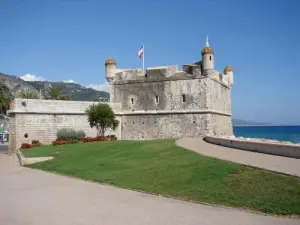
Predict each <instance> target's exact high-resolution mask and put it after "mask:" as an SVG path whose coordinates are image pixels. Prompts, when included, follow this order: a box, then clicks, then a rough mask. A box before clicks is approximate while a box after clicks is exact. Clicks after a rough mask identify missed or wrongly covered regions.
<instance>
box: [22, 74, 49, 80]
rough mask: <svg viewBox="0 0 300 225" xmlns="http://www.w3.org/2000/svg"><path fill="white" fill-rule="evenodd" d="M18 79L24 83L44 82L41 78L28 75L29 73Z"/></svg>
mask: <svg viewBox="0 0 300 225" xmlns="http://www.w3.org/2000/svg"><path fill="white" fill-rule="evenodd" d="M20 78H21V79H22V80H25V81H44V80H45V79H44V78H43V77H38V76H35V75H32V74H29V73H27V74H25V75H24V76H21V77H20Z"/></svg>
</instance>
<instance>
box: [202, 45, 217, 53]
mask: <svg viewBox="0 0 300 225" xmlns="http://www.w3.org/2000/svg"><path fill="white" fill-rule="evenodd" d="M201 54H202V55H205V54H214V50H213V49H212V48H211V47H209V46H206V47H204V48H203V49H202V52H201Z"/></svg>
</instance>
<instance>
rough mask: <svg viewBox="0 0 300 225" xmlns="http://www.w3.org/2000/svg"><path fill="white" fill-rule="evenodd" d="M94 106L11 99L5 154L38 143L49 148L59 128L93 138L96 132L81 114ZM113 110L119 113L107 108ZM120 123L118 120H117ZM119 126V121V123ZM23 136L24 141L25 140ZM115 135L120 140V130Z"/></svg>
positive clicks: (114, 108) (68, 102) (109, 132)
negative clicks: (73, 130)
mask: <svg viewBox="0 0 300 225" xmlns="http://www.w3.org/2000/svg"><path fill="white" fill-rule="evenodd" d="M97 103H98V102H82V101H58V100H37V99H15V100H14V104H13V108H12V109H11V110H10V111H9V117H10V119H9V133H10V141H9V150H10V152H16V151H17V150H18V149H19V148H20V146H21V144H22V143H31V141H32V140H39V141H40V142H41V143H43V144H49V143H51V142H52V141H53V140H55V139H56V133H57V131H58V130H59V129H61V128H73V129H75V130H84V131H85V133H86V135H87V136H90V137H94V136H96V134H97V132H96V129H95V128H93V129H92V128H90V125H89V123H88V120H87V116H86V115H85V110H86V109H87V108H88V107H89V106H90V105H92V104H97ZM110 106H111V107H112V109H113V110H115V111H116V110H119V108H118V104H110ZM117 119H118V120H119V121H120V120H121V118H120V117H117ZM120 122H121V121H120ZM25 134H27V135H28V137H27V138H26V137H25ZM106 134H115V135H116V136H117V138H121V136H120V129H117V130H116V132H113V131H108V132H107V133H106Z"/></svg>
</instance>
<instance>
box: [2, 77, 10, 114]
mask: <svg viewBox="0 0 300 225" xmlns="http://www.w3.org/2000/svg"><path fill="white" fill-rule="evenodd" d="M11 100H12V98H11V95H10V92H9V89H8V87H6V86H5V84H4V83H3V82H2V81H1V80H0V112H1V113H2V112H6V110H7V109H8V108H9V103H10V102H11Z"/></svg>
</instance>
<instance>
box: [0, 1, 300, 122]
mask: <svg viewBox="0 0 300 225" xmlns="http://www.w3.org/2000/svg"><path fill="white" fill-rule="evenodd" d="M299 12H300V1H298V0H294V1H293V0H282V1H281V0H257V1H256V0H251V1H250V0H249V1H240V0H229V1H228V0H203V1H200V0H195V1H189V0H185V1H181V0H177V1H176V3H175V1H167V0H165V1H164V0H160V1H159V0H154V1H147V0H144V1H141V0H136V1H133V0H128V1H121V0H119V1H96V0H94V1H92V0H51V1H49V0H36V1H35V0H0V30H1V34H0V52H1V53H0V71H1V72H4V73H7V74H12V75H17V76H23V75H25V74H31V75H35V76H37V77H42V78H44V79H46V80H50V81H62V80H75V81H76V83H79V84H81V85H84V86H86V85H89V84H95V85H100V86H98V87H100V88H103V87H104V86H105V85H102V84H104V83H105V77H104V62H105V59H106V58H108V57H113V58H115V59H116V61H117V65H118V67H121V68H136V67H140V66H141V61H140V60H139V59H138V57H137V52H138V50H139V48H140V47H141V45H142V43H143V42H144V43H145V65H146V67H149V66H157V65H168V64H178V65H179V66H180V67H181V66H182V64H185V63H191V62H195V61H198V60H200V59H201V54H200V52H201V49H202V48H203V47H204V44H205V36H206V35H207V34H208V35H209V40H210V44H211V46H212V47H213V49H214V51H215V67H216V69H217V70H220V71H222V70H223V68H224V67H225V66H226V65H227V64H230V65H232V66H233V67H234V68H235V77H234V79H235V84H234V87H233V89H232V113H233V117H234V118H240V119H247V120H255V121H264V122H272V123H281V124H300V72H299V70H300V68H299V66H300V42H299V40H300V25H299V24H300V13H299Z"/></svg>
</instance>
